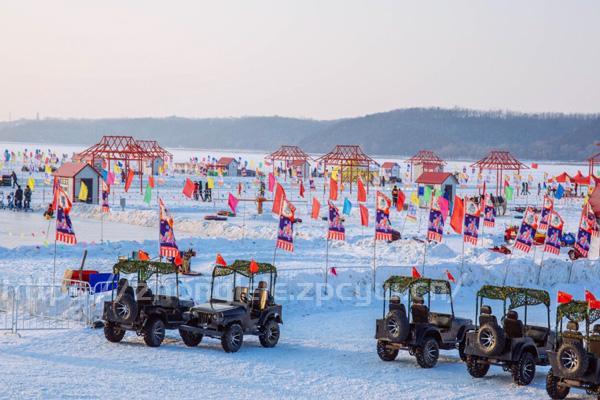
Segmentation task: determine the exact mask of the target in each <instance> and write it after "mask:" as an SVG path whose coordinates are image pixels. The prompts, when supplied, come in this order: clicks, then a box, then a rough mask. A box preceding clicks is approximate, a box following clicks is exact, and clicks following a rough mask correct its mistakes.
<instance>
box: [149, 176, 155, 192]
mask: <svg viewBox="0 0 600 400" xmlns="http://www.w3.org/2000/svg"><path fill="white" fill-rule="evenodd" d="M148 185H149V186H150V187H151V188H152V189H154V177H153V176H149V177H148Z"/></svg>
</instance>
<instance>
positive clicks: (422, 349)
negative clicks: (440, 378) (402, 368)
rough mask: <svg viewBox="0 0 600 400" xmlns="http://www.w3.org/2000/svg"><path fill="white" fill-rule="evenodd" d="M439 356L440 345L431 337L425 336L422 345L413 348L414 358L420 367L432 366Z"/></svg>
mask: <svg viewBox="0 0 600 400" xmlns="http://www.w3.org/2000/svg"><path fill="white" fill-rule="evenodd" d="M439 356H440V345H439V344H438V341H437V340H436V339H435V338H433V337H428V338H425V340H424V341H423V345H422V346H419V347H416V348H415V358H416V359H417V364H419V366H420V367H421V368H433V367H435V366H436V364H437V362H438V358H439Z"/></svg>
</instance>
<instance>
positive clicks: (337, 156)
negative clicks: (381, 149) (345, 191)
mask: <svg viewBox="0 0 600 400" xmlns="http://www.w3.org/2000/svg"><path fill="white" fill-rule="evenodd" d="M317 161H318V162H321V163H323V168H324V169H325V170H327V166H328V165H331V166H335V167H339V168H340V176H341V177H342V182H344V181H346V182H349V183H350V193H352V183H353V182H354V175H353V174H354V169H355V168H365V167H366V168H367V174H370V172H371V165H373V166H375V167H379V163H377V161H375V160H373V159H372V158H371V157H369V156H368V155H366V154H365V153H364V152H363V151H362V149H361V148H360V146H358V145H337V146H335V147H334V148H333V150H331V151H330V152H329V153H327V154H325V155H324V156H322V157H319V158H318V159H317ZM344 168H348V169H349V170H350V174H349V175H346V176H345V175H344ZM369 181H370V179H367V192H368V190H369Z"/></svg>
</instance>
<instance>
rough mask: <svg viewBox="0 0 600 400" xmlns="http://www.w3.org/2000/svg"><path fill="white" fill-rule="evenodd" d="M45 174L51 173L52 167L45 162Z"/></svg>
mask: <svg viewBox="0 0 600 400" xmlns="http://www.w3.org/2000/svg"><path fill="white" fill-rule="evenodd" d="M44 172H46V173H47V174H51V173H52V167H50V166H49V165H48V164H46V169H45V171H44Z"/></svg>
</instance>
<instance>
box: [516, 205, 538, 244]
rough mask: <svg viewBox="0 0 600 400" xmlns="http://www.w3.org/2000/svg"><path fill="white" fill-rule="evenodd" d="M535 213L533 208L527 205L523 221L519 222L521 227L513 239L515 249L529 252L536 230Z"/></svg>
mask: <svg viewBox="0 0 600 400" xmlns="http://www.w3.org/2000/svg"><path fill="white" fill-rule="evenodd" d="M537 218H538V217H537V214H536V213H535V212H534V211H533V208H531V207H527V210H525V215H523V222H521V229H519V234H518V235H517V239H516V241H515V249H518V250H521V251H522V252H524V253H529V252H530V251H531V247H532V246H533V238H534V237H535V232H536V230H537Z"/></svg>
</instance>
